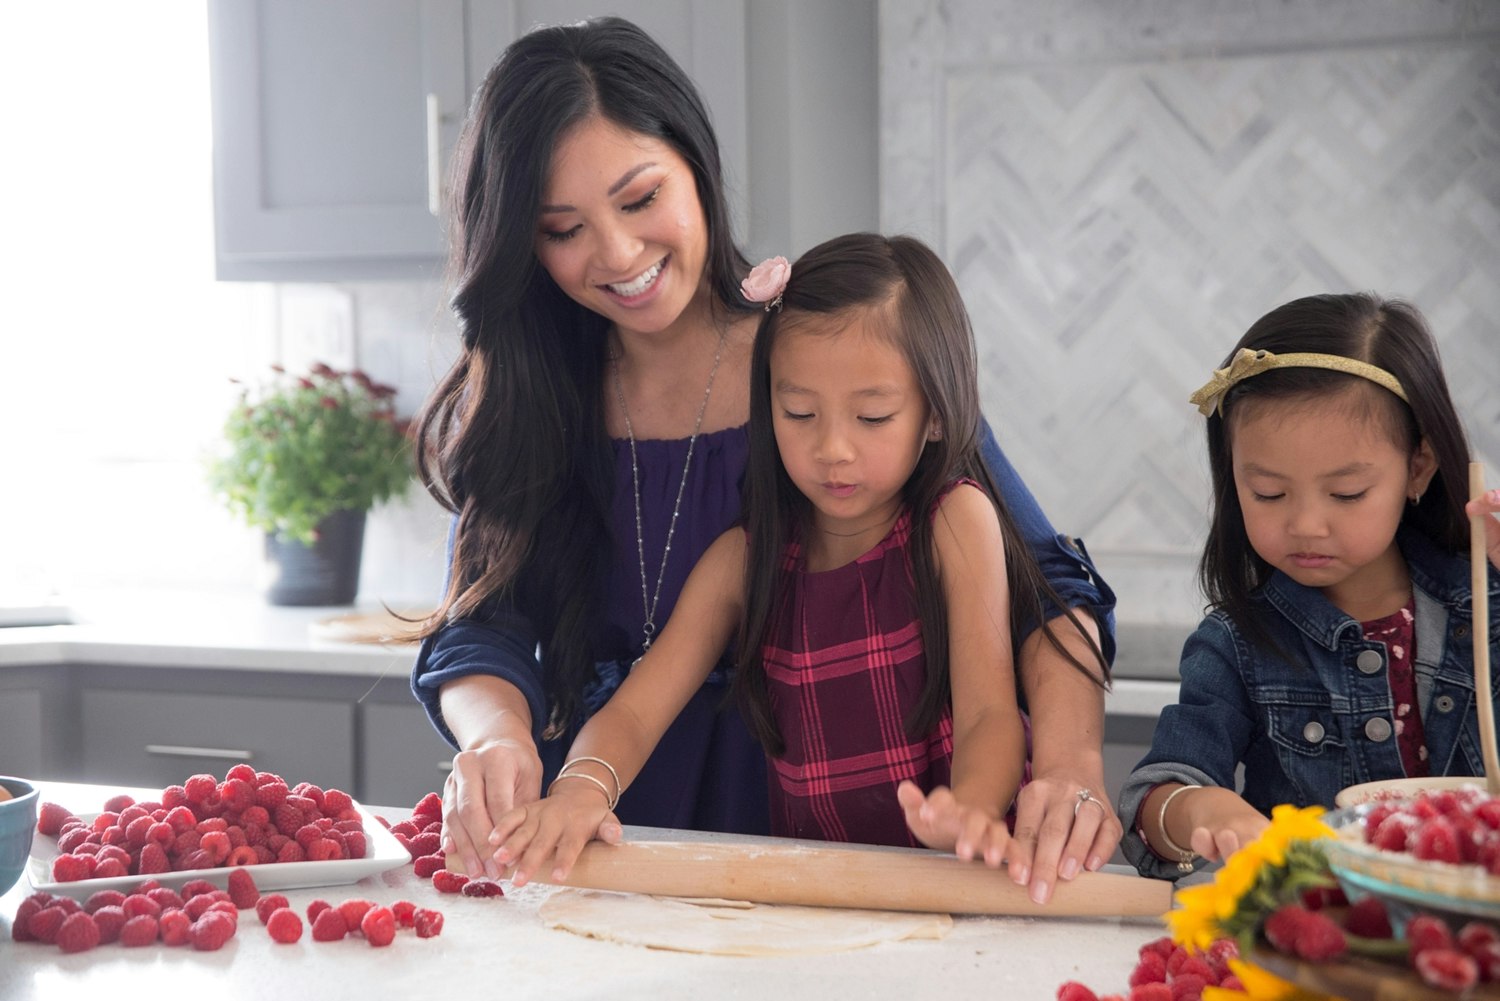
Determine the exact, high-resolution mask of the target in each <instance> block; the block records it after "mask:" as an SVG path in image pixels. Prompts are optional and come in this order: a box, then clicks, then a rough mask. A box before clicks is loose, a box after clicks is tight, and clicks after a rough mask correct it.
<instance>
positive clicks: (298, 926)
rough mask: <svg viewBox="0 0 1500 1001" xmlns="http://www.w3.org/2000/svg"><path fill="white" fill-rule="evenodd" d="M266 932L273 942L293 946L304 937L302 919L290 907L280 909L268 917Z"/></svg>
mask: <svg viewBox="0 0 1500 1001" xmlns="http://www.w3.org/2000/svg"><path fill="white" fill-rule="evenodd" d="M266 931H267V932H269V933H270V935H271V940H272V941H273V942H280V943H281V944H282V945H291V944H292V943H293V942H295V941H297V940H298V939H300V938H301V937H302V919H301V918H299V917H298V916H297V912H296V911H294V910H292V909H291V908H290V907H278V908H276V909H275V910H274V911H272V912H271V913H270V914H269V915H267V917H266Z"/></svg>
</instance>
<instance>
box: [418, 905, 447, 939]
mask: <svg viewBox="0 0 1500 1001" xmlns="http://www.w3.org/2000/svg"><path fill="white" fill-rule="evenodd" d="M411 918H412V927H414V928H416V930H417V938H433V937H434V936H437V935H441V934H442V932H443V912H442V911H435V910H432V909H431V908H428V907H418V908H417V909H416V910H415V911H413V912H412V916H411Z"/></svg>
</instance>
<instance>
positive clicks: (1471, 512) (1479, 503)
mask: <svg viewBox="0 0 1500 1001" xmlns="http://www.w3.org/2000/svg"><path fill="white" fill-rule="evenodd" d="M1464 513H1466V514H1467V515H1468V516H1469V517H1470V518H1473V517H1476V516H1481V517H1484V548H1485V551H1486V552H1488V553H1489V554H1490V565H1491V566H1493V567H1494V568H1495V569H1497V570H1500V518H1497V517H1496V515H1497V514H1500V490H1486V491H1485V492H1484V493H1482V494H1480V495H1479V496H1478V497H1477V498H1476V499H1474V500H1471V501H1469V503H1467V504H1465V505H1464Z"/></svg>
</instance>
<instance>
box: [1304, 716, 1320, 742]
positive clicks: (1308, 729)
mask: <svg viewBox="0 0 1500 1001" xmlns="http://www.w3.org/2000/svg"><path fill="white" fill-rule="evenodd" d="M1302 737H1303V739H1304V740H1306V741H1307V742H1308V743H1309V744H1317V743H1320V742H1322V740H1323V724H1322V723H1319V722H1318V721H1317V720H1313V721H1312V722H1311V723H1309V724H1307V725H1306V726H1304V727H1303V728H1302Z"/></svg>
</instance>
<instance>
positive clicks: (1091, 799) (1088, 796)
mask: <svg viewBox="0 0 1500 1001" xmlns="http://www.w3.org/2000/svg"><path fill="white" fill-rule="evenodd" d="M1085 803H1093V804H1094V805H1095V806H1097V807H1098V808H1099V809H1101V810H1104V811H1105V812H1106V813H1108V812H1109V811H1108V810H1107V809H1105V806H1104V801H1103V800H1101V799H1098V798H1097V797H1095V795H1094V794H1093V793H1092V792H1090V791H1089V790H1087V789H1080V790H1078V802H1076V803H1074V804H1073V816H1075V817H1076V816H1078V811H1079V810H1080V809H1082V807H1083V804H1085Z"/></svg>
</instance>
